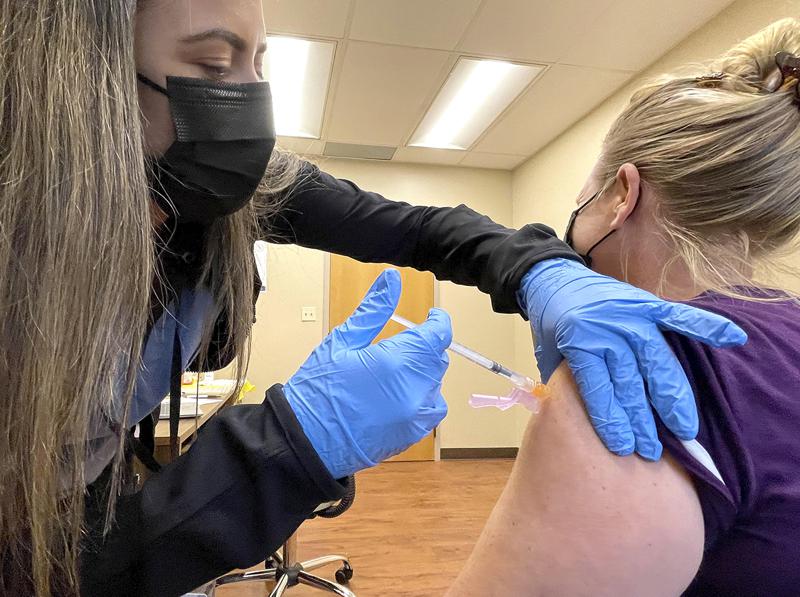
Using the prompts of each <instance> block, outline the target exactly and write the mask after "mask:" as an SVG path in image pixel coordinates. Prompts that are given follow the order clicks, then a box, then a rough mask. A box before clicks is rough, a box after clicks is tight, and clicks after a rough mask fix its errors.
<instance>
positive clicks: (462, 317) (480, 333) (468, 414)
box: [248, 159, 520, 448]
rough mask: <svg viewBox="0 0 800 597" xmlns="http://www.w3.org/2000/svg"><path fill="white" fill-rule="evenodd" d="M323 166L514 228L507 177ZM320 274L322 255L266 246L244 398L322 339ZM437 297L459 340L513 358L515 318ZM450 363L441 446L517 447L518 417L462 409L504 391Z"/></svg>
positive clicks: (391, 193) (480, 301)
mask: <svg viewBox="0 0 800 597" xmlns="http://www.w3.org/2000/svg"><path fill="white" fill-rule="evenodd" d="M320 166H321V167H322V168H323V169H324V170H326V171H327V172H329V173H331V174H333V175H334V176H337V177H339V178H347V179H350V180H352V181H354V182H355V183H356V184H358V185H359V186H361V187H362V188H364V189H368V190H371V191H375V192H379V193H381V194H383V195H384V196H386V197H387V198H390V199H394V200H400V201H407V202H409V203H414V204H419V205H436V206H455V205H458V204H459V203H465V204H467V205H469V206H470V207H472V208H473V209H475V210H477V211H479V212H481V213H485V214H487V215H488V216H490V217H491V218H492V219H494V220H495V221H497V222H500V223H502V224H505V225H510V224H511V219H512V218H511V173H510V172H504V171H499V170H480V169H469V168H451V167H440V166H422V165H411V164H393V163H379V162H365V161H353V160H330V159H326V160H324V161H322V162H320ZM325 268H326V261H325V256H324V254H322V253H320V252H317V251H310V250H306V249H301V248H298V247H278V246H274V245H272V246H271V247H270V260H269V290H268V292H267V293H266V294H264V295H262V297H261V299H260V300H259V303H258V322H257V324H256V326H255V330H254V341H253V354H252V358H251V365H250V371H249V379H250V380H251V381H252V382H253V383H254V384H255V385H256V386H257V390H256V391H254V392H253V393H251V394H250V396H249V397H248V399H250V400H260V399H261V396H263V392H264V390H265V389H266V388H267V387H269V386H270V385H271V384H273V383H276V382H284V381H285V380H286V379H288V378H289V377H290V376H291V375H292V373H294V371H295V370H296V369H297V367H298V366H299V365H300V364H301V363H302V362H303V360H304V359H305V358H306V356H307V355H308V353H309V352H311V350H313V348H314V347H315V346H316V345H317V344H318V343H319V341H320V340H321V339H322V338H323V336H324V332H325V330H324V329H323V314H324V312H325V311H326V309H327V306H326V305H325V303H324V299H325V285H326V283H327V282H326V279H325ZM438 296H439V305H438V306H440V307H442V308H444V309H446V310H447V311H448V312H449V313H450V314H451V317H452V319H453V327H454V332H455V337H456V338H457V339H458V340H459V341H461V342H463V343H465V344H467V345H468V346H471V347H474V348H475V349H476V350H479V351H484V352H485V353H486V354H489V355H491V356H492V357H493V358H495V359H498V360H500V361H505V362H509V363H510V362H512V361H513V360H514V344H513V322H514V319H515V317H514V316H510V315H498V314H495V313H493V312H492V310H491V304H490V301H489V298H488V297H487V296H485V295H483V294H482V293H480V292H478V291H477V290H475V289H473V288H465V287H459V286H456V285H454V284H451V283H447V282H444V283H440V285H439V293H438ZM303 306H314V307H316V308H317V313H318V321H317V322H314V323H301V322H300V308H301V307H303ZM451 363H452V364H451V367H450V370H449V371H448V373H447V376H446V378H445V385H444V395H445V398H446V399H447V400H448V404H449V408H450V411H449V415H448V417H447V419H446V421H445V422H444V423H443V425H442V426H441V428H440V433H441V436H440V437H441V446H442V447H444V448H449V447H508V446H517V445H519V441H520V434H519V433H520V424H519V422H518V419H519V415H518V414H517V413H514V412H506V413H500V412H498V411H485V410H484V411H474V410H472V409H471V408H470V407H469V406H468V404H467V400H468V398H469V395H470V394H471V393H472V392H480V393H490V394H491V393H493V392H494V393H500V392H506V391H507V390H508V388H507V387H506V385H505V384H504V383H502V382H501V381H498V380H497V379H496V378H495V376H493V375H491V374H489V373H486V372H484V371H482V370H480V369H478V368H476V367H475V366H474V365H470V364H468V363H466V362H464V361H463V360H461V359H460V358H458V357H454V358H453V359H452V360H451Z"/></svg>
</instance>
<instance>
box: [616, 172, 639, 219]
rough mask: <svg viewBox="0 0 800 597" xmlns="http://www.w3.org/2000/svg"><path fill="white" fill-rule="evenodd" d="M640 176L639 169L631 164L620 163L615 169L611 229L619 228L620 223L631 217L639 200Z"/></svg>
mask: <svg viewBox="0 0 800 597" xmlns="http://www.w3.org/2000/svg"><path fill="white" fill-rule="evenodd" d="M640 182H641V178H640V177H639V169H638V168H637V167H636V166H634V165H633V164H622V166H621V167H620V169H619V170H618V171H617V177H616V179H615V181H614V186H613V189H614V205H613V206H612V209H613V210H614V219H613V220H612V221H611V229H612V230H619V229H620V228H622V225H623V224H624V223H625V222H626V221H627V220H628V218H630V217H631V215H632V214H633V212H634V211H635V210H636V205H637V204H638V202H639V193H640V191H641V186H640Z"/></svg>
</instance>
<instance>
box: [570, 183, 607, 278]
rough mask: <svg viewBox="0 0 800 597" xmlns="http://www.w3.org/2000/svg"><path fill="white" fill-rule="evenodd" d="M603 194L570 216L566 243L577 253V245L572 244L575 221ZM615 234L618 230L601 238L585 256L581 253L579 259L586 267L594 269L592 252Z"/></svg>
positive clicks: (596, 196)
mask: <svg viewBox="0 0 800 597" xmlns="http://www.w3.org/2000/svg"><path fill="white" fill-rule="evenodd" d="M601 193H602V191H598V192H597V193H595V194H594V195H592V196H591V197H590V198H589V199H588V200H587V201H584V202H583V203H582V204H581V205H580V206H579V207H578V209H576V210H575V211H573V212H572V215H570V217H569V222H568V223H567V231H566V232H565V233H564V242H565V243H567V244H568V245H569V246H570V247H571V248H572V250H573V251H575V252H576V253H578V250H577V249H575V245H573V244H572V229H573V228H574V227H575V220H577V219H578V216H579V215H580V213H581V212H582V211H583V210H584V209H586V208H587V207H588V206H589V204H591V203H592V202H593V201H594V200H595V199H597V198H598V197H599V196H600V194H601ZM615 232H616V230H611V231H609V233H608V234H606V235H605V236H604V237H603V238H601V239H600V240H599V241H597V242H596V243H594V244H593V245H592V246H591V247H590V248H589V250H588V251H586V254H585V255H582V254H581V253H578V257H580V258H581V259H583V261H584V263H586V267H592V251H594V250H595V249H596V248H597V247H598V246H600V243H602V242H603V241H604V240H606V239H607V238H608V237H609V236H611V235H612V234H614V233H615Z"/></svg>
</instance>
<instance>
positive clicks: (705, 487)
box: [657, 333, 754, 550]
mask: <svg viewBox="0 0 800 597" xmlns="http://www.w3.org/2000/svg"><path fill="white" fill-rule="evenodd" d="M665 336H666V338H667V341H668V343H669V345H670V347H671V348H672V350H673V352H674V353H675V356H676V357H677V358H678V360H679V362H680V363H681V365H682V366H683V368H684V371H685V372H686V376H687V377H688V379H689V382H690V384H691V386H692V390H693V391H694V395H695V400H696V401H697V408H698V413H699V418H700V428H699V432H698V435H697V441H698V442H699V443H700V444H701V445H702V446H703V447H704V448H705V449H706V450H707V451H708V453H709V454H710V455H711V458H712V459H713V460H714V463H715V464H716V466H717V468H718V470H719V472H720V474H721V476H722V478H723V480H724V481H725V482H724V483H721V482H720V481H719V479H717V478H716V477H715V476H714V475H713V474H712V473H711V472H709V471H708V470H707V469H706V468H705V467H704V466H703V465H701V464H700V463H698V462H697V461H696V460H695V459H694V458H693V457H692V456H691V455H690V454H689V453H688V452H687V450H686V448H685V447H684V446H683V444H682V443H681V442H680V440H679V439H678V438H676V437H675V436H674V435H673V434H672V433H671V432H670V431H669V430H668V429H667V428H666V427H665V426H664V425H663V423H662V422H661V421H658V422H657V423H658V431H659V439H660V440H661V442H662V443H663V445H664V448H665V449H666V450H667V451H668V452H669V453H670V455H671V456H672V457H673V458H675V460H677V462H679V463H680V464H681V465H682V466H683V467H684V469H685V470H686V471H687V472H688V473H689V475H690V476H691V477H692V480H693V482H694V485H695V489H696V491H697V495H698V498H699V500H700V505H701V507H702V510H703V518H704V524H705V535H706V537H705V546H706V550H709V549H711V548H712V547H714V546H715V545H716V544H717V542H718V541H720V540H721V539H722V537H723V536H724V535H725V533H726V532H727V531H729V530H731V529H732V528H733V527H734V525H735V524H736V522H737V520H738V519H739V517H740V516H742V515H743V514H744V513H746V512H747V511H748V510H749V509H750V508H751V506H752V502H753V500H754V497H753V477H754V473H753V465H752V459H751V457H750V453H749V450H748V449H747V445H746V442H745V439H744V435H743V434H742V433H741V430H740V427H739V423H738V421H737V419H736V417H735V411H734V406H733V405H731V404H730V403H729V401H728V398H727V397H728V395H729V391H728V390H727V389H726V384H725V381H724V380H723V379H721V378H720V377H719V376H717V375H716V374H715V372H716V367H715V360H716V359H717V353H718V351H719V350H721V349H714V348H711V347H708V346H706V345H704V344H701V343H699V342H696V341H693V340H690V339H688V338H686V337H684V336H681V335H678V334H673V333H669V334H665Z"/></svg>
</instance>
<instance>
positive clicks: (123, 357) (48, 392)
mask: <svg viewBox="0 0 800 597" xmlns="http://www.w3.org/2000/svg"><path fill="white" fill-rule="evenodd" d="M136 9H137V2H136V0H113V1H109V0H81V1H79V2H78V1H69V2H65V1H59V2H56V1H53V0H25V1H24V2H20V1H19V0H0V61H2V68H0V304H1V305H2V308H3V316H2V318H0V387H2V388H3V398H2V407H1V408H2V410H0V454H2V456H0V593H2V594H14V595H23V594H25V595H27V594H35V595H37V596H40V597H47V596H49V595H51V593H52V592H56V593H57V594H58V595H65V596H66V595H77V594H78V593H79V588H78V587H79V581H78V573H77V561H78V553H79V549H80V543H81V538H82V535H83V533H84V492H85V486H86V481H87V479H86V478H85V470H86V463H87V462H88V461H89V460H90V459H91V458H92V454H91V449H92V444H91V443H90V442H89V441H88V438H89V433H90V431H91V429H92V428H93V426H94V425H97V424H98V422H102V421H114V422H116V423H118V425H117V426H116V427H115V428H116V429H117V432H118V436H117V438H116V440H117V441H116V456H115V459H114V464H113V469H112V476H111V479H112V481H111V483H110V489H109V495H108V496H107V499H108V507H107V512H108V514H107V519H106V530H107V529H108V528H109V524H110V521H111V517H112V515H113V510H114V501H115V496H116V495H117V491H118V487H119V479H120V471H121V466H120V464H121V462H122V459H123V436H122V433H121V430H123V429H125V428H126V426H127V425H128V422H127V420H126V419H127V414H128V411H129V404H130V400H131V397H132V394H133V388H134V385H135V382H136V378H137V374H138V372H139V365H140V358H141V351H142V342H143V338H144V336H145V334H146V330H147V326H148V319H149V316H150V299H151V292H152V283H153V280H154V278H155V277H156V276H157V275H158V272H157V268H156V258H155V252H156V251H155V249H156V243H157V242H158V235H157V234H156V233H155V231H154V230H153V226H152V221H151V206H152V203H151V198H150V191H149V188H148V181H147V175H146V169H145V154H144V149H143V132H142V127H141V125H140V112H139V105H138V95H137V85H136V69H135V60H134V36H133V30H134V18H135V14H136ZM300 167H301V162H300V161H299V160H298V159H297V158H296V157H295V156H293V155H292V154H289V153H285V152H280V151H278V152H275V153H274V155H273V157H272V159H271V161H270V164H269V168H268V171H267V173H266V175H265V177H264V180H263V183H262V185H261V187H260V188H259V190H258V192H257V193H256V200H255V201H254V202H252V204H251V205H250V206H248V207H247V208H246V209H244V210H242V211H240V212H238V213H236V214H234V215H233V216H230V217H227V218H224V219H222V220H220V221H218V222H216V223H215V224H214V226H213V227H212V230H211V231H210V233H209V237H208V242H207V243H206V245H205V255H204V256H203V260H204V267H203V276H202V280H201V281H200V283H202V284H205V285H206V286H208V287H209V288H210V289H211V291H212V293H213V295H214V297H215V299H216V308H217V311H216V313H214V315H215V316H219V315H221V314H222V313H223V312H224V313H225V314H226V317H225V318H224V321H225V322H226V326H227V327H226V328H225V329H223V330H222V331H223V338H224V340H225V341H224V342H223V345H222V346H217V347H215V348H216V349H218V350H219V351H220V352H221V353H222V354H224V355H226V356H229V357H233V358H236V357H238V362H239V366H238V377H239V380H240V383H241V380H242V378H243V372H244V370H245V369H246V366H247V344H248V338H249V333H250V329H251V327H252V323H253V291H254V272H253V256H252V247H253V242H254V240H255V239H256V238H257V236H258V235H259V231H260V229H261V228H259V222H258V220H259V219H262V220H263V219H264V218H269V217H271V216H273V215H274V213H275V212H276V211H277V210H278V209H279V208H280V204H281V201H282V198H284V197H285V196H286V195H287V193H288V192H289V190H290V189H291V187H292V183H293V182H294V180H295V179H296V176H297V173H298V171H299V169H300ZM262 223H263V222H262ZM215 319H216V317H213V318H210V319H209V320H208V321H206V322H204V323H205V325H206V330H207V332H206V334H205V336H204V342H203V346H202V347H201V354H204V355H205V354H207V353H208V350H209V344H210V341H211V330H212V329H213V328H214V323H215ZM120 417H121V420H120Z"/></svg>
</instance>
